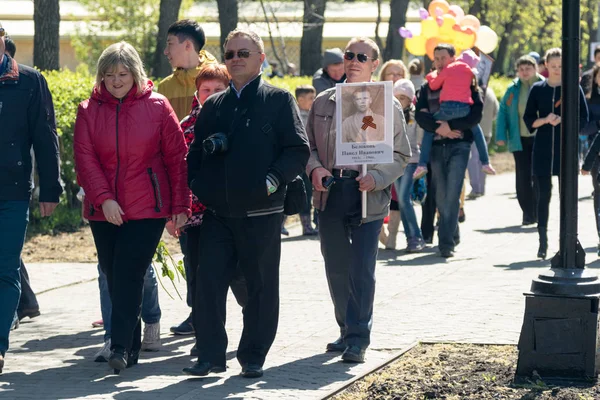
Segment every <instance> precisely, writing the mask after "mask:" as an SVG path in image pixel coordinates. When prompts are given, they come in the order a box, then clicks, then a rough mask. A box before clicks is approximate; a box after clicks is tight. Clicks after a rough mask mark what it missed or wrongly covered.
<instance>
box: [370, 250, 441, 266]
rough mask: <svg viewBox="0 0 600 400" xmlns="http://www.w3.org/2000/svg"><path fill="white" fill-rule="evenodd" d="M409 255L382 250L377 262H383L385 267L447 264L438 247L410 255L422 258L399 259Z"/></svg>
mask: <svg viewBox="0 0 600 400" xmlns="http://www.w3.org/2000/svg"><path fill="white" fill-rule="evenodd" d="M407 254H408V253H406V252H403V251H401V252H398V251H397V250H380V251H379V255H378V256H377V261H383V262H384V266H390V267H394V266H398V267H418V266H422V265H435V264H445V263H446V261H447V260H446V259H445V258H442V257H440V255H439V253H438V249H437V246H436V247H427V248H426V249H425V250H423V251H422V252H420V253H413V254H410V255H411V256H414V255H415V254H420V255H421V256H420V257H415V258H399V256H402V255H407Z"/></svg>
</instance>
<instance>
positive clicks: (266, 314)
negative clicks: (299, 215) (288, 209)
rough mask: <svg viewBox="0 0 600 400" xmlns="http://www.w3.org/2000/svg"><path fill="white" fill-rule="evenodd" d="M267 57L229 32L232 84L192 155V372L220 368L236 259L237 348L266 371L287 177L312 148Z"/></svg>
mask: <svg viewBox="0 0 600 400" xmlns="http://www.w3.org/2000/svg"><path fill="white" fill-rule="evenodd" d="M264 58H265V54H264V44H263V41H262V39H261V38H260V37H259V36H258V35H257V34H256V33H254V32H252V31H249V30H235V31H233V32H231V33H229V35H228V36H227V39H226V41H225V64H226V66H227V70H228V71H229V73H230V74H231V77H232V80H231V83H230V87H229V88H228V89H227V90H225V91H224V92H221V93H218V94H215V95H213V96H211V97H209V98H208V100H206V102H205V103H204V106H203V107H202V111H201V112H200V115H199V116H198V120H197V121H196V125H195V132H196V138H195V140H194V142H193V143H192V145H191V148H190V152H189V154H188V159H187V162H188V180H189V184H190V188H191V189H192V191H193V192H194V194H195V195H196V196H197V197H198V199H199V200H200V201H201V202H202V204H204V205H205V206H206V208H207V211H206V213H205V215H204V219H203V222H202V226H201V227H200V234H199V239H198V240H199V249H200V256H199V262H198V264H199V266H198V270H197V273H196V285H195V286H196V291H195V296H194V307H193V311H192V313H193V320H194V326H195V327H196V345H197V347H198V353H199V356H198V362H197V363H196V364H195V365H194V366H193V367H191V368H185V369H184V372H185V373H187V374H190V375H197V376H204V375H207V374H208V373H210V372H223V371H225V368H226V365H225V361H226V359H225V353H226V350H227V333H226V331H225V310H226V307H225V306H226V296H227V288H228V285H229V280H230V278H231V276H232V275H233V273H234V271H235V268H236V265H237V264H238V263H239V266H240V269H241V271H242V273H243V274H244V276H245V278H246V282H247V288H248V303H247V305H246V306H245V307H244V330H243V332H242V338H241V340H240V344H239V347H238V351H237V358H238V361H239V362H240V364H241V365H242V375H243V376H244V377H248V378H256V377H260V376H262V373H263V372H262V366H263V364H264V361H265V358H266V355H267V352H268V351H269V348H270V347H271V344H272V343H273V340H274V339H275V334H276V331H277V322H278V318H279V261H280V250H281V236H280V228H281V221H282V213H283V208H284V198H285V195H286V184H287V183H288V182H290V181H292V180H293V179H294V178H296V177H297V176H298V175H300V174H301V173H302V171H304V168H305V167H306V163H307V161H308V157H309V154H310V151H309V147H308V140H307V137H306V133H305V131H304V126H303V124H302V121H301V120H300V116H299V112H298V106H297V105H296V101H295V100H294V97H293V96H292V94H291V93H289V92H287V91H285V90H282V89H278V88H276V87H274V86H272V85H270V84H268V83H266V82H264V81H262V80H261V76H260V67H261V64H262V62H263V61H264Z"/></svg>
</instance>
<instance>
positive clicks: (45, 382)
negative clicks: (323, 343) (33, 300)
mask: <svg viewBox="0 0 600 400" xmlns="http://www.w3.org/2000/svg"><path fill="white" fill-rule="evenodd" d="M98 332H99V331H98V330H90V331H85V332H80V333H78V334H74V335H57V336H54V337H51V338H48V339H45V340H31V341H28V342H27V343H25V344H24V345H23V347H24V348H25V349H21V348H20V349H17V350H15V351H14V352H13V351H11V352H9V353H8V354H7V356H8V357H7V359H6V367H5V370H4V374H2V375H0V399H16V398H28V399H62V398H84V397H93V398H96V397H100V398H111V399H120V400H132V399H143V398H153V399H154V398H164V399H175V398H179V397H181V396H184V395H188V396H189V395H192V396H193V398H202V399H223V398H228V399H231V398H233V399H247V398H251V397H252V392H253V391H255V390H261V391H265V390H266V391H277V393H281V398H286V390H290V391H296V390H307V391H314V390H317V389H319V388H323V387H325V386H328V385H330V384H333V383H335V382H344V381H347V380H348V379H350V378H352V377H353V375H352V374H350V373H349V371H350V369H351V368H352V366H353V365H352V364H344V363H342V362H339V361H336V359H337V360H339V354H332V353H322V354H316V355H313V356H311V357H308V358H304V359H299V360H295V361H291V362H289V363H286V364H283V365H280V366H276V367H272V368H269V369H266V370H265V375H264V376H263V377H262V378H260V379H257V380H251V379H245V378H242V377H239V376H219V375H210V376H208V377H205V378H189V379H185V380H181V379H182V378H185V376H184V375H183V374H182V372H181V370H182V369H183V368H184V367H188V366H191V365H192V364H193V363H194V361H195V360H194V359H193V358H192V357H190V356H189V354H188V352H189V349H190V348H191V346H192V344H193V338H192V337H186V338H185V339H182V338H181V337H177V336H167V337H165V338H163V340H162V342H163V349H162V350H161V351H159V352H142V354H141V355H140V363H139V364H138V365H137V366H135V367H133V368H130V369H126V370H124V371H121V373H120V375H114V374H113V371H112V369H111V368H110V367H109V366H108V364H107V363H96V362H94V361H93V355H94V354H95V352H96V351H98V350H99V349H100V346H101V341H102V335H97V334H95V335H92V334H93V333H98ZM65 348H73V349H75V348H79V349H78V350H77V351H75V353H73V354H70V355H69V357H70V358H69V359H65V360H53V361H59V362H62V364H61V366H60V367H52V368H46V369H42V370H37V371H35V372H32V373H25V372H20V371H19V372H10V363H11V357H10V354H11V353H17V352H19V353H28V354H21V357H35V358H39V360H40V362H41V363H43V362H47V361H45V360H47V359H48V358H51V357H52V356H53V353H54V351H53V350H55V349H65ZM178 350H179V351H178ZM182 350H183V351H185V353H184V354H182ZM40 352H46V354H40ZM227 360H228V364H229V367H230V368H232V367H233V368H234V369H239V366H238V363H237V360H235V352H228V353H227ZM53 365H56V364H53ZM153 376H158V377H160V379H161V380H162V381H163V382H164V384H165V385H166V386H165V387H162V388H160V389H156V390H148V389H145V390H144V391H141V390H139V384H138V383H136V382H138V381H140V380H143V379H146V378H150V377H153ZM171 382H173V383H172V384H170V383H171ZM196 392H197V393H196ZM185 398H188V397H187V396H186V397H185ZM190 398H192V397H190Z"/></svg>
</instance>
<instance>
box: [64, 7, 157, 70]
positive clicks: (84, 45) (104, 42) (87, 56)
mask: <svg viewBox="0 0 600 400" xmlns="http://www.w3.org/2000/svg"><path fill="white" fill-rule="evenodd" d="M80 3H81V4H82V5H83V6H85V7H86V8H87V9H88V10H89V11H90V15H91V17H89V18H88V19H87V20H86V21H85V22H86V25H85V28H83V27H81V28H80V29H79V31H78V35H76V36H74V37H73V39H72V43H73V47H74V48H75V53H76V56H77V58H78V59H79V60H81V61H82V62H84V63H85V64H87V65H88V66H90V68H93V66H95V64H96V62H97V60H98V58H99V57H100V54H101V53H102V51H103V50H104V49H105V48H106V47H107V46H108V45H109V44H111V43H114V42H118V41H121V40H125V41H127V42H129V43H130V44H131V45H133V47H135V49H136V50H137V51H138V52H139V53H140V56H141V57H142V60H143V61H144V63H145V64H146V65H151V64H152V60H153V56H154V50H155V49H156V36H157V32H158V25H157V24H158V17H159V11H158V9H159V5H160V0H136V1H132V0H126V1H122V0H80ZM92 16H93V17H92Z"/></svg>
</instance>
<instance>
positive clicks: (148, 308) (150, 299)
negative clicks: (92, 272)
mask: <svg viewBox="0 0 600 400" xmlns="http://www.w3.org/2000/svg"><path fill="white" fill-rule="evenodd" d="M98 286H99V288H100V312H101V313H102V321H104V341H105V342H106V341H107V340H108V339H110V337H111V334H112V331H111V322H110V320H111V316H112V302H111V301H110V294H109V292H108V281H107V280H106V275H105V274H104V272H102V269H101V268H100V264H98ZM161 315H162V313H161V310H160V304H158V282H157V281H156V274H155V273H154V268H152V265H150V266H149V267H148V270H147V271H146V275H144V294H143V296H142V320H143V321H144V323H146V324H155V323H157V322H159V321H160V317H161Z"/></svg>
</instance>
